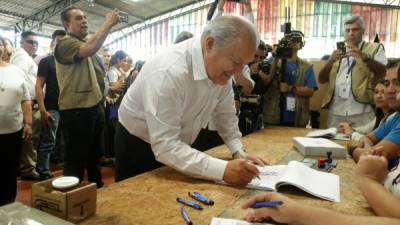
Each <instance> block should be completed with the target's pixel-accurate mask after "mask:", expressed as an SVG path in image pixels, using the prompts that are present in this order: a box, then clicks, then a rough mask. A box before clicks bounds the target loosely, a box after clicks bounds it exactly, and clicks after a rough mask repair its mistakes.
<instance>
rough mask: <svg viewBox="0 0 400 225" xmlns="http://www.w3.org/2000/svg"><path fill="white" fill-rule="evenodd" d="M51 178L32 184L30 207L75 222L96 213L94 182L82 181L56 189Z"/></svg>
mask: <svg viewBox="0 0 400 225" xmlns="http://www.w3.org/2000/svg"><path fill="white" fill-rule="evenodd" d="M51 182H52V180H46V181H42V182H39V183H35V184H33V185H32V207H34V208H37V209H40V210H42V211H45V212H47V213H50V214H52V215H55V216H57V217H59V218H62V219H65V220H68V221H70V222H73V223H76V222H78V221H81V220H83V219H85V218H87V217H89V216H91V215H93V214H95V213H96V200H97V190H96V184H95V183H88V182H82V183H80V184H79V185H78V186H76V187H73V188H70V189H67V190H58V189H55V188H53V187H52V185H51Z"/></svg>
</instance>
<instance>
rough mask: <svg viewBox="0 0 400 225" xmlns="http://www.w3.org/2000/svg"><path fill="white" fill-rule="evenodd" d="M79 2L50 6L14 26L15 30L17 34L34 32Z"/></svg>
mask: <svg viewBox="0 0 400 225" xmlns="http://www.w3.org/2000/svg"><path fill="white" fill-rule="evenodd" d="M78 1H79V0H59V1H57V2H55V3H53V4H51V5H50V6H47V7H46V8H44V9H42V10H40V11H38V12H36V13H34V14H32V15H30V16H28V17H26V18H24V19H22V20H21V21H19V22H17V23H16V24H15V25H14V30H15V32H16V33H19V32H22V31H26V30H32V29H34V28H36V27H38V26H40V24H42V23H44V22H46V21H47V20H48V19H49V18H50V17H52V16H54V15H56V14H57V13H59V12H61V11H62V10H64V9H65V8H67V7H69V6H71V5H72V4H74V3H76V2H78Z"/></svg>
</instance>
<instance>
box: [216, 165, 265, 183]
mask: <svg viewBox="0 0 400 225" xmlns="http://www.w3.org/2000/svg"><path fill="white" fill-rule="evenodd" d="M258 173H259V172H258V169H257V167H256V166H255V165H254V164H252V163H250V162H248V161H246V160H244V159H234V160H231V161H229V162H228V165H227V166H226V168H225V172H224V178H223V179H224V181H225V182H226V183H228V184H232V185H235V186H246V185H247V184H248V183H249V182H250V181H251V180H252V179H253V178H254V177H256V176H257V175H258Z"/></svg>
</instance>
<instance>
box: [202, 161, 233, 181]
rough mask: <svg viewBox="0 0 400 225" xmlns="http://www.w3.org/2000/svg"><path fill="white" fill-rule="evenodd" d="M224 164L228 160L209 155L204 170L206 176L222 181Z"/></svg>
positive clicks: (226, 163)
mask: <svg viewBox="0 0 400 225" xmlns="http://www.w3.org/2000/svg"><path fill="white" fill-rule="evenodd" d="M226 165H228V161H225V160H222V159H217V158H213V157H211V156H210V160H209V161H208V167H207V169H206V171H205V172H206V174H205V175H206V177H208V178H209V179H211V180H215V181H222V180H223V179H224V173H225V168H226Z"/></svg>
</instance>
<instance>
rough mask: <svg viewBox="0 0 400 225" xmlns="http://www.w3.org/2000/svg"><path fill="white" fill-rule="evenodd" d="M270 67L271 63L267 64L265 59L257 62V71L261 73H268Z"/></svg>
mask: <svg viewBox="0 0 400 225" xmlns="http://www.w3.org/2000/svg"><path fill="white" fill-rule="evenodd" d="M270 68H271V64H269V63H268V61H266V60H265V61H262V62H261V63H260V64H258V71H262V72H263V73H266V74H269V70H270Z"/></svg>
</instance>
